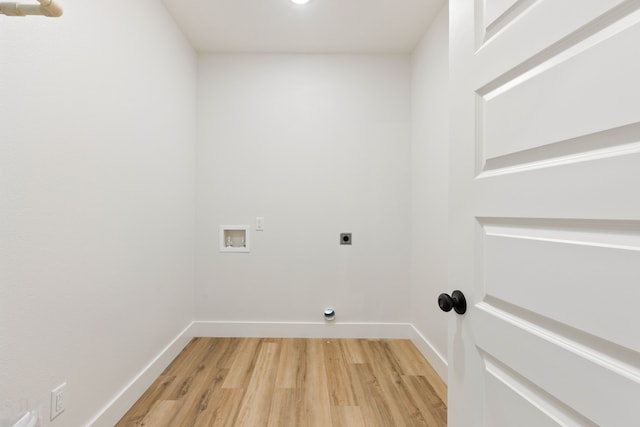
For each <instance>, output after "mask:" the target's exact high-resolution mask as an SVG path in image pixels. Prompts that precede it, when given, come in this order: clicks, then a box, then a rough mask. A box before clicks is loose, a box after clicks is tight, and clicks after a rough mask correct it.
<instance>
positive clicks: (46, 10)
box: [0, 0, 62, 18]
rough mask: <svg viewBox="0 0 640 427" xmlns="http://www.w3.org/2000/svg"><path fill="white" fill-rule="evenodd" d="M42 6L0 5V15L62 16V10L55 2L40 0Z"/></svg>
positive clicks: (52, 0)
mask: <svg viewBox="0 0 640 427" xmlns="http://www.w3.org/2000/svg"><path fill="white" fill-rule="evenodd" d="M38 2H39V3H40V4H20V3H0V13H2V14H4V15H7V16H27V15H44V16H48V17H51V18H57V17H59V16H62V8H61V7H60V5H59V4H57V3H56V2H55V1H54V0H38Z"/></svg>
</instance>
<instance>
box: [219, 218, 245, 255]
mask: <svg viewBox="0 0 640 427" xmlns="http://www.w3.org/2000/svg"><path fill="white" fill-rule="evenodd" d="M249 229H250V227H249V226H248V225H221V226H220V252H250V250H249Z"/></svg>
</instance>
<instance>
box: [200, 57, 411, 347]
mask: <svg viewBox="0 0 640 427" xmlns="http://www.w3.org/2000/svg"><path fill="white" fill-rule="evenodd" d="M409 65H410V63H409V57H408V56H404V55H379V56H376V55H209V56H203V57H201V61H200V69H199V71H200V74H199V76H200V77H199V78H200V84H199V96H200V100H199V118H200V124H199V129H200V135H199V144H198V149H197V157H198V179H197V182H198V186H197V194H198V196H197V197H198V208H197V212H198V220H197V229H198V233H197V255H198V258H197V268H196V271H197V273H196V274H197V285H196V317H197V318H198V319H199V320H212V321H249V322H250V321H255V322H314V321H319V322H322V321H323V319H322V312H323V309H324V307H325V306H328V305H332V306H334V307H335V309H336V311H337V318H336V319H337V322H338V323H341V322H376V323H380V322H407V321H408V320H409V311H408V309H409V287H408V284H409V253H410V252H409V250H410V238H409V179H410V172H409V140H410V66H409ZM257 216H263V217H264V218H265V226H266V229H265V231H263V232H256V231H255V218H256V217H257ZM220 224H250V225H251V226H252V231H251V253H249V254H235V253H234V254H228V253H220V252H219V250H218V249H219V246H218V245H219V241H218V227H219V225H220ZM341 232H351V233H353V246H350V247H349V246H339V244H338V242H339V233H341ZM277 331H278V332H277V333H280V334H282V333H285V332H286V331H287V329H286V326H283V328H281V329H277ZM248 333H250V332H248Z"/></svg>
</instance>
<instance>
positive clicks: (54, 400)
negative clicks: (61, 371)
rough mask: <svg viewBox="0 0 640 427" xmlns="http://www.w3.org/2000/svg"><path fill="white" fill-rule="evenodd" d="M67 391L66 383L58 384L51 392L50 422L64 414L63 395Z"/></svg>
mask: <svg viewBox="0 0 640 427" xmlns="http://www.w3.org/2000/svg"><path fill="white" fill-rule="evenodd" d="M66 391H67V383H64V384H60V385H59V386H58V387H56V388H54V389H53V390H51V420H53V419H54V418H55V417H57V416H58V415H60V414H61V413H62V412H64V403H65V402H64V400H65V393H66Z"/></svg>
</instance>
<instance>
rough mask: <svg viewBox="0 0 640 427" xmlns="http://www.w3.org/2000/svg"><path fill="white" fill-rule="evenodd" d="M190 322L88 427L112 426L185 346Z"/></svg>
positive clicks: (188, 337)
mask: <svg viewBox="0 0 640 427" xmlns="http://www.w3.org/2000/svg"><path fill="white" fill-rule="evenodd" d="M192 329H193V322H191V323H190V324H189V325H188V326H187V327H186V328H184V330H183V331H182V332H180V333H179V334H178V336H176V337H175V338H174V339H173V341H171V342H170V343H169V344H168V345H167V346H166V347H165V348H164V349H163V350H162V351H161V352H160V353H159V354H158V355H157V356H156V357H155V358H154V359H153V360H152V361H151V362H149V364H148V365H147V366H145V367H144V368H143V369H142V370H141V371H140V373H139V374H138V375H137V376H136V377H135V378H134V379H132V380H131V382H129V384H127V385H126V386H125V387H124V388H123V389H122V390H121V391H120V392H119V393H118V394H117V395H116V396H115V397H114V398H113V399H112V400H111V402H109V403H108V404H107V405H106V406H105V407H104V408H103V409H102V410H101V411H100V412H99V413H98V414H97V415H96V416H95V417H94V418H93V419H92V420H91V421H89V423H87V426H90V427H102V426H104V427H111V426H114V425H115V424H116V423H117V422H118V421H119V420H120V419H121V418H122V417H123V416H124V414H126V413H127V411H128V410H129V409H130V408H131V407H132V406H133V404H134V403H136V402H137V401H138V399H139V398H140V396H142V394H143V393H144V392H145V391H146V390H147V389H148V388H149V387H150V386H151V384H153V382H154V381H155V380H156V379H157V378H158V377H159V376H160V374H161V373H162V371H164V370H165V368H166V367H167V366H169V364H170V363H171V362H172V361H173V359H175V358H176V356H178V354H179V353H180V352H181V351H182V350H183V349H184V348H185V347H186V346H187V344H188V343H189V341H191V338H192V337H193V335H190V331H191V330H192Z"/></svg>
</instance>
